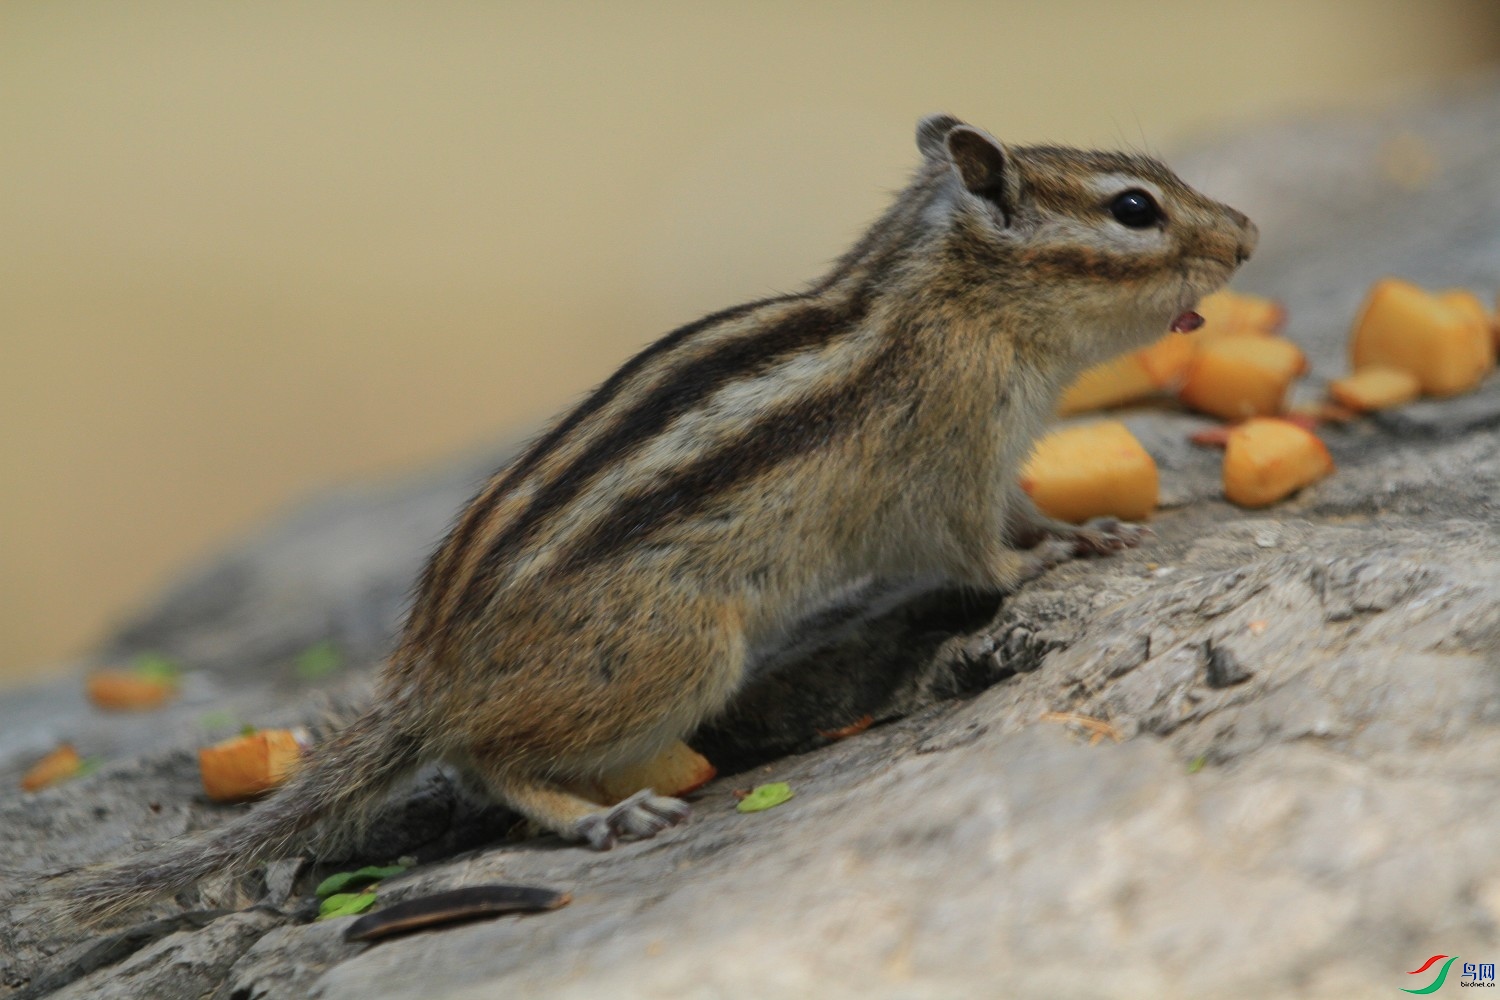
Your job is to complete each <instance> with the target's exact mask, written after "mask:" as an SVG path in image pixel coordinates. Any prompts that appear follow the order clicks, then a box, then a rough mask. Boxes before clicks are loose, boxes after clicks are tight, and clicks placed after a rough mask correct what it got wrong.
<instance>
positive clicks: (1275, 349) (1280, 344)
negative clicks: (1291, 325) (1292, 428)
mask: <svg viewBox="0 0 1500 1000" xmlns="http://www.w3.org/2000/svg"><path fill="white" fill-rule="evenodd" d="M1306 368H1307V358H1306V357H1305V356H1304V355H1303V353H1302V350H1301V349H1300V348H1299V347H1298V346H1297V345H1296V344H1294V343H1292V342H1291V341H1290V340H1287V339H1285V338H1284V337H1277V336H1275V335H1271V334H1267V335H1265V336H1258V337H1218V338H1215V339H1212V340H1208V341H1205V342H1204V343H1202V344H1200V345H1199V347H1198V353H1197V354H1195V355H1194V356H1193V360H1192V363H1191V364H1190V365H1189V366H1188V372H1187V379H1186V380H1185V381H1184V382H1183V384H1182V389H1181V390H1179V392H1178V396H1179V398H1181V399H1182V401H1183V402H1184V403H1186V404H1187V405H1189V406H1191V407H1192V408H1193V409H1195V410H1199V411H1200V412H1203V413H1208V414H1212V415H1213V416H1216V417H1221V418H1223V419H1225V420H1240V419H1244V418H1245V417H1255V416H1269V415H1271V414H1273V413H1278V412H1280V410H1281V406H1282V400H1283V399H1284V398H1285V397H1286V391H1287V389H1288V388H1289V387H1290V386H1291V384H1292V382H1293V381H1294V380H1295V379H1296V378H1297V376H1298V375H1300V374H1302V372H1303V371H1305V370H1306Z"/></svg>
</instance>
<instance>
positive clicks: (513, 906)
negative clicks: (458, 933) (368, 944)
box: [344, 885, 573, 941]
mask: <svg viewBox="0 0 1500 1000" xmlns="http://www.w3.org/2000/svg"><path fill="white" fill-rule="evenodd" d="M572 898H573V897H572V896H571V895H569V894H568V893H566V892H557V891H556V890H553V889H543V888H540V887H538V886H530V885H471V886H467V887H466V888H463V889H449V890H448V891H447V892H435V893H432V894H431V895H429V896H415V897H413V898H411V899H403V900H402V901H401V902H399V903H396V904H395V905H393V906H387V907H385V908H383V909H381V910H378V911H376V912H375V913H367V914H365V915H364V916H362V917H360V918H359V919H358V920H356V921H354V922H353V923H352V924H350V925H349V929H348V930H347V931H345V932H344V940H345V941H379V940H381V939H382V938H388V937H394V936H396V935H397V934H407V933H410V932H411V931H416V930H421V929H423V928H425V927H433V926H436V925H438V924H451V923H459V922H461V921H467V920H480V919H483V918H484V917H495V916H499V915H500V914H502V913H532V912H535V911H537V910H555V909H557V908H558V907H560V906H566V905H567V904H568V903H569V902H570V901H571V900H572Z"/></svg>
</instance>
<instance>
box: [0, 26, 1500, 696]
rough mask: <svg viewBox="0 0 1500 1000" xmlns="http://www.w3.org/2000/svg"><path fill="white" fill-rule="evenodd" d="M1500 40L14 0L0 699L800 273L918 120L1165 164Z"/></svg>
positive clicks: (1300, 29)
mask: <svg viewBox="0 0 1500 1000" xmlns="http://www.w3.org/2000/svg"><path fill="white" fill-rule="evenodd" d="M1497 58H1500V4H1496V3H1494V2H1493V0H1431V2H1427V3H1410V2H1407V3H1400V2H1395V0H1262V2H1260V3H1257V4H1245V3H1242V2H1234V3H1223V4H1215V3H1206V2H1204V0H1163V2H1152V3H1146V2H1134V3H1112V4H1104V3H1085V2H1053V3H1048V4H1038V3H1031V2H1022V0H990V2H984V3H979V2H975V3H962V2H942V0H929V2H924V3H911V4H906V5H897V4H879V5H876V4H858V3H849V4H833V3H824V4H807V3H791V2H787V3H777V2H758V3H755V4H746V5H737V6H733V7H732V6H731V5H727V4H724V5H721V4H705V3H688V2H683V3H672V2H642V3H634V4H629V5H626V4H605V3H596V4H587V3H529V4H522V3H487V4H485V3H465V2H447V0H445V2H424V3H406V4H386V3H333V2H330V3H301V2H299V3H288V2H267V0H260V2H256V3H253V4H250V3H244V4H202V3H197V2H187V0H183V2H166V3H150V2H141V3H132V4H128V5H127V4H106V3H70V2H48V3H42V2H25V0H8V2H7V3H5V4H3V5H0V338H3V341H0V343H3V346H4V352H3V357H4V361H3V364H0V470H3V471H0V477H3V483H4V487H3V489H0V684H4V683H14V682H18V681H20V680H22V679H25V678H28V677H36V676H41V675H42V674H43V673H44V672H45V670H46V669H47V667H46V666H45V665H46V664H54V665H56V664H59V663H61V662H62V661H64V660H65V659H66V658H67V657H69V656H72V655H75V654H77V653H79V652H81V651H83V650H85V649H86V648H87V647H88V646H89V645H90V644H91V643H92V642H94V641H96V640H97V639H98V637H99V636H100V635H101V634H102V632H103V631H104V630H105V629H106V628H107V627H108V626H109V624H110V623H111V622H113V621H116V620H118V619H119V617H120V616H121V615H123V614H125V613H127V612H128V611H129V610H130V609H131V608H132V607H134V606H137V605H138V604H140V603H142V602H144V601H146V600H148V599H149V598H150V596H151V595H152V592H153V590H154V588H156V587H158V586H160V585H161V584H163V583H164V582H166V581H167V580H168V579H169V578H170V577H171V576H172V574H174V573H176V572H179V571H180V570H181V569H182V568H183V567H184V566H185V565H186V564H187V563H189V562H191V561H193V560H197V559H201V558H204V557H205V556H207V555H208V554H210V553H211V552H212V551H213V550H214V549H215V548H216V547H218V546H220V545H222V544H224V543H225V542H226V541H227V540H229V539H231V538H232V537H233V536H234V535H236V534H237V533H240V532H243V531H245V530H247V529H248V528H250V527H251V526H253V525H254V524H255V523H256V522H257V521H260V520H261V519H264V518H266V517H267V516H269V515H270V514H272V513H273V512H274V511H276V510H277V509H278V508H282V507H284V506H285V505H287V504H288V503H290V502H293V501H295V500H296V499H297V498H298V497H301V496H303V495H305V494H307V493H308V492H309V491H312V490H315V489H317V488H319V487H322V486H327V485H330V484H333V483H338V482H342V481H347V480H350V479H351V478H358V477H370V476H378V475H381V474H386V473H391V472H394V471H396V470H401V469H406V468H411V467H415V466H420V465H422V464H423V463H432V462H434V461H437V460H438V459H440V458H441V457H442V456H445V455H448V454H451V453H453V452H455V451H460V450H463V449H472V448H475V447H478V446H480V445H482V444H486V443H491V444H492V443H495V442H498V441H501V440H504V439H506V438H507V437H509V436H512V435H513V434H515V433H516V432H518V431H519V430H521V429H524V428H527V427H528V426H531V425H534V424H535V422H536V421H538V420H540V419H542V418H544V417H545V416H546V415H548V414H549V413H551V412H552V411H554V410H555V409H557V408H558V407H560V406H562V405H564V404H565V403H567V402H568V401H569V400H571V399H573V398H576V397H577V396H578V395H579V394H580V393H581V392H582V391H583V390H585V389H586V388H587V387H588V386H590V385H591V384H593V383H594V382H596V381H598V380H599V379H601V378H603V377H604V376H605V375H607V374H608V373H609V371H610V370H611V369H612V368H613V367H614V366H615V365H616V364H617V363H618V362H619V361H620V360H622V359H623V358H624V357H626V356H627V355H628V354H629V353H631V352H632V351H634V350H635V349H636V348H637V347H639V346H640V345H642V344H644V343H646V342H647V341H649V340H651V339H654V338H655V337H656V336H658V335H659V334H661V333H663V332H665V331H666V330H667V329H669V328H670V327H672V326H675V325H677V324H679V323H682V322H685V321H687V320H690V319H693V318H695V317H696V316H697V315H699V314H701V313H703V312H706V311H708V310H711V309H715V308H718V307H721V306H726V305H730V304H732V303H734V302H736V301H741V300H744V299H747V298H751V297H758V296H762V295H766V294H768V293H771V292H774V291H778V290H789V289H794V288H796V287H798V286H800V285H801V284H802V283H804V282H806V281H807V280H809V279H810V278H812V277H813V276H814V275H815V274H816V272H817V271H818V270H819V268H821V267H822V265H823V264H824V263H825V262H827V261H828V260H829V259H831V258H832V257H834V256H835V255H836V254H838V253H839V252H840V251H841V250H842V249H843V248H844V247H845V245H846V244H847V243H848V241H849V240H850V239H851V238H852V237H853V236H855V235H856V234H857V232H858V231H859V229H860V228H861V226H862V225H864V224H865V223H866V222H867V221H869V219H870V218H871V217H872V216H873V215H874V213H876V212H877V211H878V210H879V209H880V207H881V206H882V204H883V203H884V200H885V198H886V196H887V192H889V191H890V190H892V189H894V188H896V187H897V186H899V185H900V183H901V182H902V181H903V179H904V176H905V174H906V171H907V170H908V169H909V168H910V167H911V166H912V165H913V164H914V162H915V152H914V149H913V147H912V141H911V128H912V125H913V123H914V122H915V120H916V119H917V117H918V116H920V115H921V114H924V113H926V112H929V111H934V110H948V111H952V112H955V113H957V114H960V115H963V116H966V117H968V118H970V119H971V120H973V121H975V122H976V123H979V124H981V125H983V126H986V127H988V128H989V129H990V130H991V131H993V132H995V133H996V134H998V135H1000V136H1001V137H1002V138H1005V139H1009V140H1017V141H1035V140H1044V139H1045V140H1056V141H1061V142H1067V143H1073V144H1094V145H1129V146H1133V147H1136V148H1142V147H1145V148H1149V149H1156V150H1159V149H1162V148H1163V147H1170V146H1171V145H1172V144H1173V143H1174V142H1180V141H1183V140H1184V139H1187V138H1191V137H1192V136H1194V135H1197V134H1201V133H1203V132H1204V131H1213V130H1220V129H1227V128H1232V127H1235V126H1237V125H1242V124H1245V123H1248V122H1251V121H1254V120H1258V119H1263V118H1266V117H1269V116H1275V115H1283V114H1288V113H1299V112H1305V111H1309V110H1316V109H1322V108H1327V107H1330V106H1339V105H1345V104H1349V103H1351V102H1356V103H1357V102H1379V101H1381V100H1382V99H1388V98H1389V97H1390V96H1391V95H1393V94H1396V93H1399V92H1401V91H1402V90H1403V89H1408V88H1411V87H1413V86H1418V85H1421V84H1423V83H1426V82H1430V81H1435V80H1441V79H1443V78H1445V77H1450V76H1454V75H1457V74H1461V73H1464V72H1468V71H1472V70H1473V69H1474V68H1476V67H1478V66H1480V65H1483V64H1487V63H1491V62H1494V61H1495V60H1497ZM54 669H55V667H54Z"/></svg>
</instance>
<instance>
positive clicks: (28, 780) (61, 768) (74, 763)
mask: <svg viewBox="0 0 1500 1000" xmlns="http://www.w3.org/2000/svg"><path fill="white" fill-rule="evenodd" d="M82 766H83V758H81V757H79V756H78V751H77V750H74V749H73V747H72V745H71V744H68V743H64V744H63V745H62V746H60V747H58V748H57V749H56V750H54V751H52V752H51V753H49V754H48V755H47V756H45V757H43V758H42V759H41V760H39V761H37V762H36V763H35V764H33V765H31V770H29V771H27V772H26V774H25V776H23V777H22V778H21V789H22V791H27V792H35V791H40V790H41V789H43V788H46V787H47V786H48V785H55V784H57V783H58V782H59V781H63V780H65V779H67V778H71V777H73V775H75V774H77V773H78V769H79V768H80V767H82Z"/></svg>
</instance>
